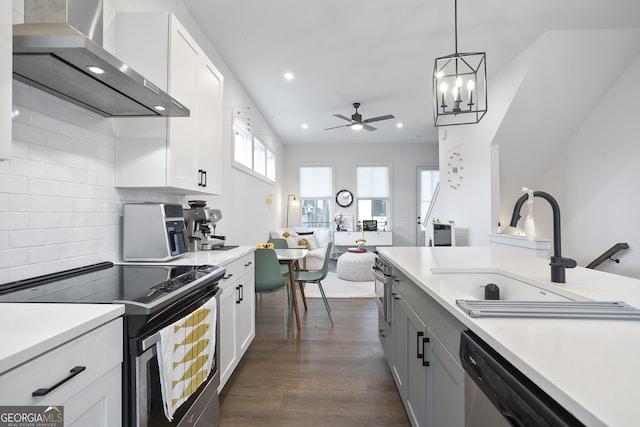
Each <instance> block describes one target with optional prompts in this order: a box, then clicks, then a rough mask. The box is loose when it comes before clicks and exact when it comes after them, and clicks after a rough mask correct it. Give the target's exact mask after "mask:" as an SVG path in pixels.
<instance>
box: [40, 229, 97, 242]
mask: <svg viewBox="0 0 640 427" xmlns="http://www.w3.org/2000/svg"><path fill="white" fill-rule="evenodd" d="M85 229H86V228H82V227H79V228H53V229H50V230H42V231H40V232H41V233H42V234H43V236H44V243H43V244H45V245H57V244H61V243H69V242H73V241H82V240H90V239H79V238H77V237H76V232H75V231H76V230H85Z"/></svg>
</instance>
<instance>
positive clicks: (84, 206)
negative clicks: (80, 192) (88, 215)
mask: <svg viewBox="0 0 640 427" xmlns="http://www.w3.org/2000/svg"><path fill="white" fill-rule="evenodd" d="M97 206H98V203H97V200H96V199H85V198H82V199H80V198H77V199H72V200H71V211H72V212H97V211H98V210H97Z"/></svg>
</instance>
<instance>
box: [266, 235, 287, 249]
mask: <svg viewBox="0 0 640 427" xmlns="http://www.w3.org/2000/svg"><path fill="white" fill-rule="evenodd" d="M267 242H268V243H273V248H274V249H289V245H288V244H287V240H286V239H281V238H275V239H269V240H267Z"/></svg>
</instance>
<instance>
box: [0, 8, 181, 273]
mask: <svg viewBox="0 0 640 427" xmlns="http://www.w3.org/2000/svg"><path fill="white" fill-rule="evenodd" d="M14 2H15V0H14ZM13 90H14V92H13V94H14V97H13V103H14V106H15V107H17V108H18V109H19V110H20V115H19V116H18V117H16V118H15V119H14V120H13V138H12V139H13V158H12V160H11V161H8V162H0V282H7V281H13V280H20V279H25V278H28V277H33V276H38V275H42V274H47V273H52V272H57V271H61V270H65V269H69V268H75V267H79V266H82V265H88V264H95V263H98V262H103V261H118V260H119V259H120V251H121V248H120V246H121V240H120V239H121V238H120V235H121V222H122V205H123V203H125V202H129V201H135V202H162V201H164V202H170V203H182V202H183V201H184V196H182V195H176V194H166V193H161V192H155V191H144V190H129V189H126V190H125V189H116V188H115V187H114V185H115V173H116V172H115V140H116V136H115V129H116V126H117V125H118V121H119V120H121V119H108V118H103V117H101V116H99V115H96V114H93V113H91V112H89V111H86V110H83V109H81V108H79V107H77V106H75V105H72V104H69V103H67V102H65V101H63V100H60V99H58V98H56V97H54V96H51V95H49V94H46V93H44V92H42V91H40V90H38V89H35V88H32V87H30V86H28V85H25V84H23V83H20V82H16V81H14V82H13Z"/></svg>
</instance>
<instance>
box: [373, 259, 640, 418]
mask: <svg viewBox="0 0 640 427" xmlns="http://www.w3.org/2000/svg"><path fill="white" fill-rule="evenodd" d="M377 249H378V252H379V253H380V255H382V256H383V257H384V258H386V259H388V260H389V261H391V262H392V263H393V264H394V265H395V266H396V267H398V268H399V269H400V270H401V271H402V272H403V273H404V274H405V275H407V276H408V277H409V278H410V279H411V280H413V281H414V282H415V283H416V284H417V285H418V286H420V287H421V288H422V289H423V290H424V291H425V292H426V293H427V294H429V295H430V296H431V297H432V298H434V299H435V300H436V301H438V302H439V303H440V304H441V305H442V306H443V307H444V308H445V309H446V310H447V311H449V312H450V313H452V314H453V315H454V316H455V317H456V318H457V319H458V320H460V321H461V322H462V323H463V324H464V325H465V326H467V327H468V328H469V329H471V330H472V331H473V332H475V333H476V334H477V335H478V336H480V337H481V338H482V339H483V340H484V341H485V342H487V343H488V344H489V345H491V346H492V347H493V348H494V349H495V350H497V351H498V352H499V353H500V354H502V355H503V356H504V357H505V358H506V359H507V360H508V361H509V362H511V363H512V364H513V365H514V366H515V367H516V368H518V369H519V370H520V371H521V372H523V373H524V374H525V375H527V376H528V377H529V378H530V379H531V380H533V381H534V382H535V383H536V384H537V385H538V386H539V387H540V388H542V389H543V390H544V391H545V392H547V393H548V394H549V395H550V396H551V397H552V398H554V399H555V400H556V401H557V402H558V403H560V404H561V405H562V406H563V407H565V408H566V409H567V410H568V411H569V412H571V413H572V414H574V416H576V417H577V418H578V419H580V420H581V421H582V422H583V423H584V424H586V425H588V426H630V425H637V424H638V420H640V405H638V392H637V387H638V384H640V321H632V320H591V319H531V318H508V319H505V318H471V317H469V316H467V315H466V314H465V313H464V312H463V311H462V310H461V309H460V308H458V306H457V305H456V303H455V300H456V299H470V298H469V296H468V295H467V294H464V293H462V292H459V291H458V290H456V289H455V288H454V287H452V286H451V285H450V284H448V283H447V282H446V280H445V279H446V275H444V274H440V275H438V273H456V272H459V273H466V272H487V273H508V274H509V275H511V276H513V277H516V278H522V279H523V280H525V281H535V282H536V283H539V284H544V286H545V287H547V288H548V289H550V290H556V289H557V291H558V293H562V292H569V293H572V294H578V295H581V296H583V297H585V298H588V299H592V300H598V301H624V302H626V303H627V304H630V305H632V306H634V307H638V308H640V280H638V279H632V278H628V277H623V276H618V275H614V274H609V273H604V272H600V271H596V270H590V269H586V268H582V267H578V268H575V269H567V270H566V283H565V284H558V283H553V282H551V281H550V267H549V261H548V260H544V259H540V258H535V257H530V256H525V255H520V254H517V253H511V252H507V251H504V250H502V249H498V248H484V247H446V248H445V247H438V248H421V247H379V248H377Z"/></svg>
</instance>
